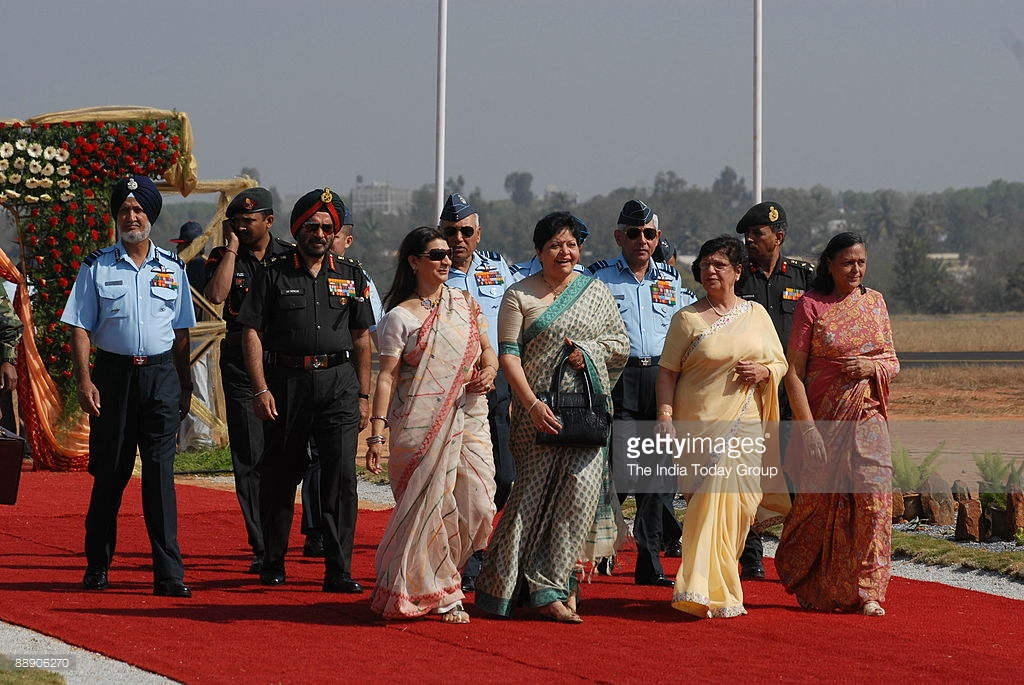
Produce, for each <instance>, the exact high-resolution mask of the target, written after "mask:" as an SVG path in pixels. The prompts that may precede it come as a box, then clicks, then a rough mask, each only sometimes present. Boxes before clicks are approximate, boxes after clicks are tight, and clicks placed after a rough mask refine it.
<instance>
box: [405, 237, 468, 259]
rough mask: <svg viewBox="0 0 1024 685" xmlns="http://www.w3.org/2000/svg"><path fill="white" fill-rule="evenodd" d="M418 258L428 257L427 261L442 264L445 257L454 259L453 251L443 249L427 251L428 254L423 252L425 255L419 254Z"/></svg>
mask: <svg viewBox="0 0 1024 685" xmlns="http://www.w3.org/2000/svg"><path fill="white" fill-rule="evenodd" d="M471 230H472V229H471ZM417 256H419V257H426V258H427V259H429V260H430V261H432V262H441V261H444V258H445V257H447V258H448V259H451V258H452V251H451V250H442V249H441V248H435V249H433V250H427V251H426V252H423V253H421V254H419V255H417Z"/></svg>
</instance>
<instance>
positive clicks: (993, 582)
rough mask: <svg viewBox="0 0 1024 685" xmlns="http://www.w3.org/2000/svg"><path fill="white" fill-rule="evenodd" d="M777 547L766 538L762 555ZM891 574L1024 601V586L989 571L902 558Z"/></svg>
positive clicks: (773, 553)
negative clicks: (917, 561) (922, 562)
mask: <svg viewBox="0 0 1024 685" xmlns="http://www.w3.org/2000/svg"><path fill="white" fill-rule="evenodd" d="M778 546H779V544H778V541H776V540H773V539H770V538H765V540H764V555H765V556H766V557H772V558H773V559H774V558H775V550H776V549H777V548H778ZM892 574H893V575H894V576H899V577H900V578H910V579H912V580H925V581H928V582H929V583H942V584H943V585H952V586H953V587H958V588H963V589H964V590H975V591H977V592H987V593H988V594H990V595H999V596H1001V597H1009V598H1010V599H1020V600H1024V583H1022V582H1021V581H1019V580H1013V579H1012V578H1007V577H1006V576H1003V575H1000V574H998V573H992V572H991V571H976V570H974V569H964V568H952V567H948V566H931V565H927V564H915V563H913V562H910V561H905V560H902V559H893V562H892Z"/></svg>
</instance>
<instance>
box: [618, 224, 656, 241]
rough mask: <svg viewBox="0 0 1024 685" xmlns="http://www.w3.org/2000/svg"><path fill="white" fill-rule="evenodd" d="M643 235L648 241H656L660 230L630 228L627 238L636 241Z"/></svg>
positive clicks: (627, 230) (627, 231)
mask: <svg viewBox="0 0 1024 685" xmlns="http://www.w3.org/2000/svg"><path fill="white" fill-rule="evenodd" d="M641 233H643V234H644V238H647V240H654V239H655V238H657V237H658V229H656V228H644V229H641V228H640V227H639V226H630V227H629V228H627V229H626V237H627V238H629V239H630V240H636V239H637V238H639V237H640V234H641Z"/></svg>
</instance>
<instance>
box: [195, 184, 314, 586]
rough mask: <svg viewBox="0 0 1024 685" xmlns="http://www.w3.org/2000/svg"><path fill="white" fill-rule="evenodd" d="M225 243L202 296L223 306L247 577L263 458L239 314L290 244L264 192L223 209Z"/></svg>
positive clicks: (259, 531)
mask: <svg viewBox="0 0 1024 685" xmlns="http://www.w3.org/2000/svg"><path fill="white" fill-rule="evenodd" d="M225 214H226V216H227V218H226V219H225V220H224V222H223V224H222V227H223V232H224V245H223V246H222V247H216V248H214V249H213V251H212V252H211V253H210V257H209V258H208V259H207V260H206V271H205V281H206V286H205V288H204V290H203V295H205V296H206V299H208V300H209V301H210V302H212V303H214V304H221V303H223V304H224V312H223V317H224V323H225V324H226V325H227V335H226V336H225V337H224V340H223V342H221V345H220V377H221V382H222V383H223V385H224V400H225V404H226V409H227V419H228V441H229V442H230V445H231V468H232V470H233V471H234V474H235V494H236V495H237V496H238V504H239V506H240V507H241V509H242V521H243V522H244V524H245V530H246V533H247V535H248V539H249V546H250V547H251V548H252V554H253V556H252V562H251V563H250V565H249V573H259V572H260V571H262V570H263V555H264V551H265V550H264V546H263V526H262V525H261V523H260V476H259V470H258V468H259V463H260V458H261V457H262V456H263V432H264V428H263V421H262V419H260V418H259V417H258V416H257V415H256V410H255V409H254V408H253V406H252V385H251V383H250V382H249V372H248V371H247V370H246V368H245V360H244V359H243V357H242V325H241V324H240V323H238V319H237V317H238V312H239V311H240V310H241V308H242V302H243V301H244V300H245V296H246V295H247V294H248V292H249V290H250V288H252V285H253V283H254V282H255V280H256V277H257V276H258V275H259V274H260V273H261V272H262V271H263V269H265V268H266V267H267V265H268V264H270V263H272V262H274V261H275V260H278V259H283V258H285V257H290V256H291V254H292V253H293V252H294V251H295V245H294V243H289V242H285V241H283V240H281V239H280V238H277V237H275V236H274V235H273V234H272V233H271V232H270V229H271V227H272V226H273V225H274V200H273V196H272V195H271V193H270V191H269V190H267V189H266V188H249V189H247V190H243V191H242V192H240V193H239V194H238V195H236V196H235V197H234V198H233V199H232V200H231V202H230V203H229V204H228V206H227V210H226V211H225Z"/></svg>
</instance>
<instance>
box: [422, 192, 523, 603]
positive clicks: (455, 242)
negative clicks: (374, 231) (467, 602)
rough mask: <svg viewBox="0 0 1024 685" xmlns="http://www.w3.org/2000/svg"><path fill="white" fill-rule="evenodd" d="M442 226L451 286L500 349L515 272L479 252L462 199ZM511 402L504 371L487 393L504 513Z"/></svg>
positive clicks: (476, 560) (472, 564)
mask: <svg viewBox="0 0 1024 685" xmlns="http://www.w3.org/2000/svg"><path fill="white" fill-rule="evenodd" d="M438 228H440V229H441V232H442V233H444V236H445V239H446V240H447V241H448V246H449V247H450V248H451V250H452V266H451V269H450V270H449V271H448V285H450V286H451V287H453V288H458V289H460V290H466V291H468V292H469V293H470V294H471V295H472V296H473V297H475V298H476V301H477V302H479V303H480V309H481V310H482V311H483V313H484V316H486V317H487V326H488V330H487V336H488V339H489V340H490V341H491V349H495V350H496V349H498V307H499V306H500V305H501V298H502V297H503V296H504V294H505V290H506V289H507V288H508V287H509V286H510V285H512V284H513V283H515V282H516V281H517V280H518V278H516V277H515V276H514V275H513V274H512V269H511V268H510V267H509V265H508V263H507V262H506V261H505V258H504V257H502V256H501V255H500V254H498V253H497V252H485V251H483V250H477V249H476V248H477V246H478V245H479V244H480V234H481V228H480V217H479V215H478V214H477V213H476V210H475V209H473V207H472V205H470V204H469V203H468V202H467V201H466V199H465V198H464V197H462V195H460V194H458V193H453V194H451V195H449V196H448V199H447V201H446V202H445V203H444V209H442V210H441V220H440V222H439V223H438ZM510 398H511V395H510V391H509V387H508V381H507V380H505V375H504V374H503V373H502V372H501V371H500V370H499V371H498V375H497V377H496V378H495V379H494V390H492V391H491V392H489V393H487V422H488V424H489V425H490V428H491V442H492V444H493V446H494V482H495V493H494V505H495V506H496V507H497V508H498V511H501V508H502V507H504V506H505V501H506V500H508V496H509V493H510V492H511V491H512V481H514V480H515V477H516V467H515V462H514V461H513V460H512V450H511V449H510V448H509V446H508V406H509V400H510ZM481 558H482V555H481V554H479V553H478V554H475V555H473V557H471V558H470V560H469V561H468V562H467V563H466V568H465V569H463V572H462V589H463V591H465V592H470V591H472V590H474V589H475V587H476V577H477V574H479V573H480V561H481Z"/></svg>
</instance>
